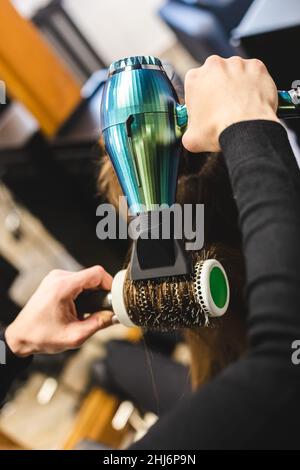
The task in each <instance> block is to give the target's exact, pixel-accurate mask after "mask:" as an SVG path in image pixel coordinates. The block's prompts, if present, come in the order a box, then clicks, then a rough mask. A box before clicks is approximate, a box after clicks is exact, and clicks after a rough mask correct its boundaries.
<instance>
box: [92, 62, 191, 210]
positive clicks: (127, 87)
mask: <svg viewBox="0 0 300 470" xmlns="http://www.w3.org/2000/svg"><path fill="white" fill-rule="evenodd" d="M182 109H183V107H181V106H180V105H179V104H178V97H177V94H176V91H175V89H174V88H173V85H172V83H171V82H170V80H169V79H168V77H167V75H166V73H165V71H164V69H163V67H162V64H161V62H160V61H159V60H158V59H155V58H154V57H131V58H128V59H124V60H120V61H117V62H115V63H114V64H112V66H111V67H110V71H109V79H108V81H107V83H106V86H105V89H104V92H103V98H102V106H101V128H102V133H103V137H104V141H105V146H106V150H107V153H108V154H109V156H110V158H111V161H112V164H113V166H114V169H115V171H116V174H117V176H118V179H119V182H120V184H121V187H122V190H123V192H124V194H125V195H126V196H127V202H128V206H129V208H130V210H131V213H132V214H133V215H134V214H137V213H141V212H145V211H150V210H152V209H154V208H155V206H156V208H157V206H158V205H162V204H166V205H168V206H171V205H172V204H173V203H174V201H175V193H176V185H177V172H178V164H179V155H180V147H181V143H180V139H181V136H182V129H181V123H182V118H181V110H182ZM183 113H184V114H185V110H184V111H183ZM186 122H187V121H186V119H183V125H185V124H186Z"/></svg>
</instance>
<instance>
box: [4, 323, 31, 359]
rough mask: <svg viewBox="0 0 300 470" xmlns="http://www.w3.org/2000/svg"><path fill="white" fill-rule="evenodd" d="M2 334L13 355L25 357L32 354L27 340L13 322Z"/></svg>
mask: <svg viewBox="0 0 300 470" xmlns="http://www.w3.org/2000/svg"><path fill="white" fill-rule="evenodd" d="M4 336H5V341H6V344H7V346H8V347H9V349H10V350H11V351H12V353H13V354H14V355H15V356H17V357H21V358H23V357H24V358H25V357H28V356H31V355H32V354H33V351H32V350H31V348H30V347H29V344H28V342H27V341H26V339H25V338H24V337H22V335H20V334H19V331H18V327H17V326H16V325H15V323H14V322H13V323H11V324H10V325H9V326H8V327H7V328H6V330H5V334H4Z"/></svg>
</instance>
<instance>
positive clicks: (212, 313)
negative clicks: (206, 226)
mask: <svg viewBox="0 0 300 470" xmlns="http://www.w3.org/2000/svg"><path fill="white" fill-rule="evenodd" d="M192 265H193V270H192V272H191V273H190V274H187V275H182V276H171V277H165V278H158V279H148V280H138V281H134V280H132V279H131V278H130V276H129V273H128V271H127V270H123V271H120V272H119V273H118V274H117V275H116V276H115V278H114V280H113V285H112V292H111V294H112V296H111V297H112V308H113V311H114V313H115V315H116V317H117V318H118V320H119V322H120V323H122V324H123V325H125V326H128V327H132V326H142V327H145V328H150V329H159V330H172V329H178V328H194V327H199V326H208V324H209V323H210V319H212V318H216V317H221V316H222V315H224V314H225V313H226V311H227V308H228V305H229V298H230V291H229V283H228V279H227V275H226V273H225V270H224V268H223V266H222V265H221V263H219V261H217V260H215V259H207V260H203V259H200V258H199V257H197V256H196V257H195V259H194V260H193V261H192Z"/></svg>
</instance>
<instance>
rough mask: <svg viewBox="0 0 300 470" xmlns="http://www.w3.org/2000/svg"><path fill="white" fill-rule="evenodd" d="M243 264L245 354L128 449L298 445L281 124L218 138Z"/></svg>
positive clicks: (296, 198)
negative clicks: (240, 238) (234, 208)
mask: <svg viewBox="0 0 300 470" xmlns="http://www.w3.org/2000/svg"><path fill="white" fill-rule="evenodd" d="M220 143H221V147H222V150H223V153H224V155H225V159H226V162H227V166H228V170H229V174H230V179H231V184H232V188H233V192H234V195H235V198H236V202H237V205H238V210H239V217H240V226H241V230H242V234H243V247H244V254H245V258H246V268H247V304H248V309H247V310H248V314H247V335H248V340H249V350H248V353H247V355H246V356H245V357H243V358H242V359H240V360H239V361H238V362H236V363H235V364H233V365H232V366H230V367H228V368H227V369H225V370H224V371H223V372H222V373H221V374H220V375H219V376H218V377H216V378H215V379H214V380H213V381H212V382H210V383H209V384H208V385H206V386H204V387H203V388H201V390H199V391H197V392H196V393H194V394H193V395H192V396H191V397H189V398H187V399H185V400H182V402H181V403H180V404H179V405H178V406H177V407H176V408H174V410H173V411H172V412H171V413H169V414H168V415H166V416H165V417H163V418H162V419H161V420H159V421H158V423H157V424H156V425H155V426H153V428H152V429H151V430H150V432H149V433H148V434H147V435H146V436H145V437H144V438H143V439H142V440H141V441H139V442H137V443H136V444H135V445H134V446H132V449H299V448H300V439H299V423H300V404H299V397H300V366H296V365H293V363H292V353H293V350H292V343H293V342H294V341H295V340H300V189H299V187H300V186H299V185H300V172H299V169H298V167H297V165H296V162H295V159H294V155H293V153H292V150H291V147H290V145H289V142H288V138H287V134H286V131H285V130H284V128H283V127H282V126H281V125H280V124H277V123H273V122H269V121H249V122H243V123H239V124H235V125H233V126H231V127H230V128H228V129H226V130H225V131H224V132H223V134H222V135H221V138H220Z"/></svg>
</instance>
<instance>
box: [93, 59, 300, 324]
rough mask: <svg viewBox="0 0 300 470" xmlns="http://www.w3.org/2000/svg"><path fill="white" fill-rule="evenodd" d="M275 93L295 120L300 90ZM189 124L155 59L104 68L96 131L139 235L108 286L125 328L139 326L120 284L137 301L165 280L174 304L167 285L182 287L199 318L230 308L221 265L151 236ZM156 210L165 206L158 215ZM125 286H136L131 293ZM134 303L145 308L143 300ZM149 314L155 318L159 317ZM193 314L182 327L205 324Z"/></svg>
mask: <svg viewBox="0 0 300 470" xmlns="http://www.w3.org/2000/svg"><path fill="white" fill-rule="evenodd" d="M278 94H279V109H278V115H279V116H280V117H281V118H292V117H298V116H299V115H300V89H297V90H291V91H279V92H278ZM187 122H188V115H187V109H186V106H185V105H181V104H179V100H178V97H177V94H176V91H175V89H174V87H173V85H172V83H171V82H170V80H169V78H168V76H167V74H166V72H165V70H164V68H163V65H162V63H161V61H160V60H159V59H157V58H155V57H152V56H138V57H128V58H125V59H121V60H118V61H116V62H114V63H113V64H112V65H111V66H110V68H109V77H108V80H107V82H106V85H105V88H104V91H103V97H102V104H101V131H102V135H103V138H104V143H105V147H106V151H107V153H108V155H109V157H110V159H111V162H112V164H113V167H114V169H115V172H116V174H117V177H118V180H119V182H120V185H121V187H122V190H123V192H124V194H125V196H126V197H127V202H128V206H129V208H130V211H131V214H132V215H133V217H135V218H137V219H139V223H140V227H141V235H140V236H139V237H138V239H137V240H135V241H134V246H133V251H132V256H131V261H130V265H129V270H128V272H127V273H126V272H123V271H121V272H120V273H119V274H118V275H117V276H116V277H115V280H114V284H113V292H112V294H113V296H112V297H113V298H112V302H113V308H114V311H115V314H116V315H117V316H118V318H119V320H120V321H121V322H122V323H124V324H126V325H127V326H132V325H133V324H139V322H138V321H137V316H136V315H135V317H134V320H133V317H132V315H129V310H130V309H129V307H128V303H127V304H126V302H125V300H124V286H125V285H127V288H128V289H129V288H131V290H132V292H133V291H134V292H135V293H133V298H134V299H137V297H138V293H139V292H142V291H143V292H144V295H145V296H146V295H148V296H149V295H150V296H151V295H152V296H153V295H156V294H157V292H158V291H157V290H152V291H151V292H150V290H149V289H148V290H147V286H148V287H149V283H152V284H153V283H154V284H155V283H156V284H157V283H158V284H159V285H161V284H162V283H165V282H169V284H168V286H169V287H168V288H166V289H165V290H164V294H165V295H167V292H169V293H170V296H171V297H172V298H173V299H174V295H175V294H174V292H176V285H175V288H174V289H175V290H174V289H173V288H171V287H170V286H171V285H172V286H173V284H174V283H175V284H176V282H177V281H178V282H181V281H182V282H183V281H184V282H185V281H186V282H187V283H189V285H190V286H192V287H190V298H191V296H192V297H193V299H194V300H193V302H191V303H192V304H193V312H194V311H195V308H196V307H195V306H197V305H199V312H200V311H201V312H202V313H203V312H204V313H205V316H207V315H210V316H214V317H215V316H221V315H223V314H224V313H225V311H226V309H227V307H228V303H229V284H228V279H227V276H226V273H225V271H224V269H223V268H222V266H221V265H220V263H218V262H217V261H216V260H205V261H204V262H202V263H200V264H199V261H197V260H196V261H195V260H193V259H191V256H189V254H188V253H187V252H186V250H185V248H184V244H183V240H177V239H175V238H174V237H170V240H164V239H163V238H162V237H159V238H157V237H152V236H151V235H152V234H153V232H154V230H157V227H156V226H155V227H154V226H153V224H152V225H151V220H152V218H151V217H150V215H151V213H152V212H153V211H157V210H158V211H159V212H161V211H166V210H168V209H167V208H168V207H171V206H172V204H173V203H174V202H175V193H176V186H177V173H178V164H179V158H180V151H181V137H182V134H183V132H184V129H185V127H186V125H187ZM161 205H165V206H166V207H167V208H166V209H157V207H158V206H161ZM173 228H174V227H173ZM171 233H172V230H171ZM143 235H147V236H146V237H145V236H143ZM168 280H169V281H168ZM127 281H128V282H131V283H135V284H134V285H132V284H130V286H131V287H130V286H129V284H126V282H127ZM132 286H133V287H134V288H133V287H132ZM145 289H146V290H145ZM168 289H169V291H168ZM188 291H189V288H188V286H185V288H183V289H182V290H181V291H180V292H181V298H177V300H176V302H177V304H178V303H180V302H181V305H183V304H184V305H185V302H184V301H183V297H184V296H188V294H187V292H188ZM146 292H147V293H146ZM153 293H154V294H153ZM125 297H126V296H125ZM126 298H128V296H127V297H126ZM148 300H149V299H148ZM174 302H175V301H174ZM140 303H141V305H142V304H143V299H142V300H141V302H140ZM143 305H145V302H144V304H143ZM148 307H149V302H148ZM152 307H153V305H152ZM152 307H151V308H152ZM156 307H157V309H158V307H159V306H158V305H157V306H156ZM169 307H170V305H169ZM151 308H150V310H151ZM153 308H154V307H153ZM148 309H149V308H148ZM187 310H188V309H187ZM180 312H181V313H182V311H181V310H180ZM153 315H154V316H155V315H156V317H157V311H155V312H153ZM191 316H192V317H193V321H192V320H190V321H188V322H186V323H184V325H185V326H187V325H191V326H195V325H199V324H202V323H203V321H202V320H203V317H202V319H201V318H200V317H201V315H200V314H199V315H191ZM175 320H176V319H175ZM173 323H174V324H176V321H174V322H173ZM177 323H178V322H177Z"/></svg>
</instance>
